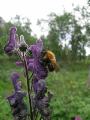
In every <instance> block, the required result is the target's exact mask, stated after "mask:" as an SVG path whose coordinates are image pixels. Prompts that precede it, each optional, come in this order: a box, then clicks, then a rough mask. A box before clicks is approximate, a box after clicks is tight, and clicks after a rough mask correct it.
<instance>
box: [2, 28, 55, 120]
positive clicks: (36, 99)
mask: <svg viewBox="0 0 90 120" xmlns="http://www.w3.org/2000/svg"><path fill="white" fill-rule="evenodd" d="M4 50H5V53H6V54H7V55H12V54H13V53H14V51H15V53H17V55H18V56H19V58H20V60H18V61H17V62H16V65H17V66H21V67H23V68H24V77H25V78H26V81H27V91H28V101H29V109H28V110H27V107H26V104H25V102H24V100H23V98H24V97H25V96H26V93H25V92H23V91H22V90H21V82H20V81H19V74H17V73H13V75H12V76H11V79H12V83H13V86H14V93H13V94H12V95H11V96H9V97H8V98H7V99H8V101H9V103H10V106H11V110H12V113H13V116H14V120H27V119H28V120H38V119H39V117H41V119H43V120H51V116H50V113H51V111H50V107H49V102H50V100H51V97H52V94H51V93H50V92H48V90H47V87H46V82H45V78H46V77H47V76H48V72H49V71H54V70H55V65H56V59H55V56H54V54H53V53H52V52H51V51H47V50H44V46H43V41H42V40H41V39H40V40H37V41H36V43H35V44H33V45H30V46H28V45H27V44H26V42H25V40H24V36H23V35H21V36H20V37H18V35H17V34H16V28H15V27H12V28H11V29H10V34H9V40H8V43H7V45H6V46H5V48H4ZM30 72H32V75H31V76H29V75H30ZM33 93H34V94H33ZM46 94H47V95H46ZM28 111H29V112H28ZM37 113H39V115H37Z"/></svg>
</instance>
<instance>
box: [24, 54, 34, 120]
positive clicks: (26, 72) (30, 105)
mask: <svg viewBox="0 0 90 120" xmlns="http://www.w3.org/2000/svg"><path fill="white" fill-rule="evenodd" d="M23 60H24V66H25V74H26V79H27V88H28V98H29V108H30V117H31V120H33V112H32V103H31V97H30V93H31V92H30V91H31V90H30V85H29V75H28V68H27V62H26V59H25V56H24V52H23Z"/></svg>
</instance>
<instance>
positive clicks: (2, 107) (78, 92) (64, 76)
mask: <svg viewBox="0 0 90 120" xmlns="http://www.w3.org/2000/svg"><path fill="white" fill-rule="evenodd" d="M88 68H89V65H88V64H83V63H77V64H75V65H71V64H70V65H67V64H66V65H62V67H61V68H60V71H59V72H57V73H55V72H53V73H50V74H49V76H48V77H47V79H46V82H47V86H48V89H49V90H50V91H51V92H52V93H53V99H52V101H51V110H52V120H71V117H73V116H75V115H80V116H81V117H82V119H83V120H90V89H89V88H88V87H87V79H88ZM14 70H15V71H18V72H21V73H22V72H23V71H22V69H20V68H18V67H16V66H15V60H11V59H9V58H8V57H7V56H4V57H2V56H1V57H0V120H12V119H13V118H12V115H11V109H10V107H9V104H8V102H7V100H6V97H7V96H8V95H9V94H11V93H12V91H13V90H12V83H11V81H10V74H11V72H13V71H14ZM21 79H23V76H22V77H21ZM24 83H25V81H23V85H24Z"/></svg>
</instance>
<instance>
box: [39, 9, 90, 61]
mask: <svg viewBox="0 0 90 120" xmlns="http://www.w3.org/2000/svg"><path fill="white" fill-rule="evenodd" d="M75 12H78V14H79V15H80V17H77V16H76V15H75ZM89 17H90V13H89V12H88V11H87V9H86V8H85V7H82V8H79V7H76V8H75V9H74V12H73V13H67V12H65V11H64V13H63V15H57V14H55V13H51V14H50V15H49V18H48V20H41V24H42V22H47V23H48V29H49V32H48V36H47V37H46V40H45V42H46V41H47V43H46V45H47V46H48V48H50V49H52V50H53V51H54V52H55V53H56V55H57V56H61V59H62V60H65V61H74V62H75V61H81V60H84V59H85V57H86V50H85V47H86V46H87V44H88V42H89V38H90V25H89V22H88V19H89Z"/></svg>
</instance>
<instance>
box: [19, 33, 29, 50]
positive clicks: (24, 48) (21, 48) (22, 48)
mask: <svg viewBox="0 0 90 120" xmlns="http://www.w3.org/2000/svg"><path fill="white" fill-rule="evenodd" d="M19 49H20V51H22V52H25V51H26V49H27V44H26V42H25V40H24V36H23V35H21V36H20V47H19Z"/></svg>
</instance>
